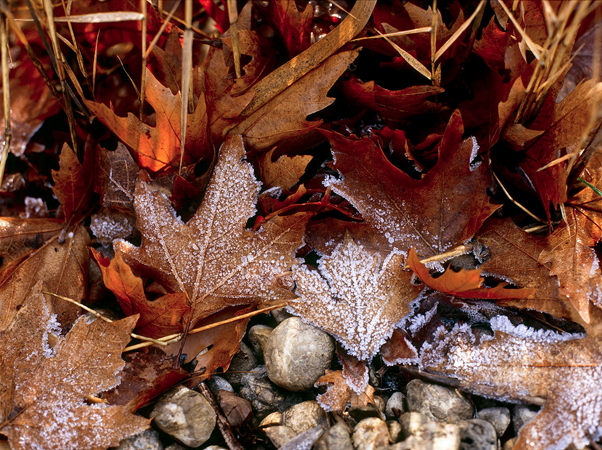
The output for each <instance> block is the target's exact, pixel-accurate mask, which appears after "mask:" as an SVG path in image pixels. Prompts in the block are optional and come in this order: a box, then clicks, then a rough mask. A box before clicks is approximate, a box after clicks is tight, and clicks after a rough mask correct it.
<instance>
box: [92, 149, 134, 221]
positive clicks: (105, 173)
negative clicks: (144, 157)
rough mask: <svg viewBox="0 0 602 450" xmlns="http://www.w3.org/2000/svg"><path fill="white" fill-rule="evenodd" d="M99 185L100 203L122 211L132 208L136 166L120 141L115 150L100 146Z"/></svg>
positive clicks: (129, 210) (131, 209) (128, 210)
mask: <svg viewBox="0 0 602 450" xmlns="http://www.w3.org/2000/svg"><path fill="white" fill-rule="evenodd" d="M99 160H100V161H99V166H100V170H101V173H100V177H99V178H100V187H99V193H100V194H101V197H102V205H103V206H104V207H105V208H115V209H117V210H120V211H124V212H128V213H129V212H131V211H133V210H134V189H135V188H136V179H137V178H138V170H139V168H138V166H137V165H136V163H135V162H134V159H133V158H132V155H130V152H129V151H128V150H127V148H126V147H125V145H123V144H122V143H121V142H118V143H117V148H116V149H115V151H109V150H107V149H105V148H102V147H101V148H100V151H99Z"/></svg>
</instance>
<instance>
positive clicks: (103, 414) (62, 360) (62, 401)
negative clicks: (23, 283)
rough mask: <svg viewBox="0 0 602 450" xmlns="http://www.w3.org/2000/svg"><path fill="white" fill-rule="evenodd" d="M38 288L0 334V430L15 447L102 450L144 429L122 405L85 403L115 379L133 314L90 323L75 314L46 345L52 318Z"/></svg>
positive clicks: (143, 423)
mask: <svg viewBox="0 0 602 450" xmlns="http://www.w3.org/2000/svg"><path fill="white" fill-rule="evenodd" d="M40 289H41V284H38V285H36V287H34V288H33V290H32V293H31V295H30V296H28V300H27V302H26V303H25V304H24V305H23V307H22V308H21V309H20V310H19V313H18V314H17V316H16V317H15V320H14V321H13V322H12V323H11V325H10V327H9V328H8V329H7V330H6V331H4V332H3V333H2V335H1V336H0V434H4V435H6V436H7V437H8V439H9V442H10V445H11V448H13V449H15V450H16V449H37V448H40V449H42V448H43V449H60V450H64V449H81V448H86V449H105V448H107V447H110V446H116V445H118V444H119V442H120V441H121V440H122V439H125V438H126V437H129V436H131V435H133V434H137V433H139V432H141V431H143V430H145V429H147V428H148V427H149V421H148V420H147V419H145V418H143V417H140V416H135V415H133V414H130V413H129V412H128V410H127V409H126V408H125V407H123V406H106V405H104V404H98V405H88V404H87V403H86V401H85V398H86V397H87V396H89V395H95V394H98V393H100V392H103V391H106V390H108V389H111V388H113V387H115V386H117V385H118V384H119V372H120V371H121V370H122V368H123V366H124V364H125V363H124V361H123V360H122V359H121V352H122V350H123V348H124V347H125V346H126V345H127V343H128V342H129V341H130V332H131V330H132V329H133V327H134V325H135V323H136V319H137V316H134V317H130V318H127V319H123V320H121V321H118V322H113V323H106V322H104V321H102V320H96V321H94V322H93V323H91V324H87V323H86V321H85V320H84V317H80V319H79V320H78V321H77V322H76V323H75V325H74V326H73V328H72V329H71V331H70V332H69V333H68V334H67V335H66V336H65V338H58V343H56V344H55V345H54V347H53V348H52V349H50V347H49V339H48V337H49V334H54V332H55V331H56V328H57V324H56V320H55V319H54V318H53V316H52V315H51V314H50V309H49V308H48V306H47V303H46V299H45V298H44V297H43V295H42V294H41V291H40Z"/></svg>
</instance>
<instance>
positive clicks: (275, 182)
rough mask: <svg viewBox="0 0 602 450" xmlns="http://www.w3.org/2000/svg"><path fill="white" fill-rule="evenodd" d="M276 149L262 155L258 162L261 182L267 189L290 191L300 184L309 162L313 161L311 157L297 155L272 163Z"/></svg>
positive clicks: (284, 157)
mask: <svg viewBox="0 0 602 450" xmlns="http://www.w3.org/2000/svg"><path fill="white" fill-rule="evenodd" d="M274 151H275V149H272V150H270V151H269V152H267V153H265V154H263V155H261V156H260V157H259V160H258V165H259V174H260V178H261V181H262V182H263V184H264V186H265V187H266V188H271V187H274V186H278V187H279V188H281V189H282V190H288V189H290V188H291V187H292V186H293V185H295V184H297V183H298V182H299V178H301V177H302V176H303V174H304V173H305V169H306V168H307V165H308V164H309V162H310V161H311V160H312V159H313V156H310V155H297V156H293V157H289V156H286V155H282V156H281V157H280V158H278V159H277V160H276V161H272V158H273V157H274Z"/></svg>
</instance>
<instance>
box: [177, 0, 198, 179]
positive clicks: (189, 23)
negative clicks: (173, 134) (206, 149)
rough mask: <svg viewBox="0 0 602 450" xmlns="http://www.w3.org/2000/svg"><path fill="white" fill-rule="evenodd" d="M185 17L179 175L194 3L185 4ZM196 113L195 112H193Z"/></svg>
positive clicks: (183, 143)
mask: <svg viewBox="0 0 602 450" xmlns="http://www.w3.org/2000/svg"><path fill="white" fill-rule="evenodd" d="M184 15H185V17H186V29H185V30H184V43H183V47H182V89H181V90H182V105H181V110H180V114H181V118H180V166H179V169H178V173H179V174H180V175H181V174H182V163H183V162H184V151H185V150H186V125H187V124H188V113H189V110H190V108H189V102H190V100H191V99H192V96H191V95H190V94H191V93H190V88H191V84H190V77H191V75H192V2H189V1H187V2H186V3H185V10H184ZM192 112H194V110H193V111H192Z"/></svg>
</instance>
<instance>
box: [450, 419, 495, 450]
mask: <svg viewBox="0 0 602 450" xmlns="http://www.w3.org/2000/svg"><path fill="white" fill-rule="evenodd" d="M457 425H458V427H459V428H460V450H497V433H496V431H495V428H494V427H493V425H491V424H490V423H489V422H487V421H486V420H483V419H470V420H464V421H461V422H458V423H457Z"/></svg>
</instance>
